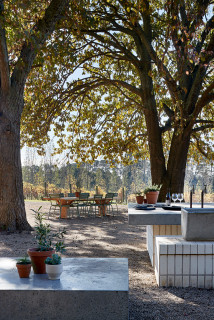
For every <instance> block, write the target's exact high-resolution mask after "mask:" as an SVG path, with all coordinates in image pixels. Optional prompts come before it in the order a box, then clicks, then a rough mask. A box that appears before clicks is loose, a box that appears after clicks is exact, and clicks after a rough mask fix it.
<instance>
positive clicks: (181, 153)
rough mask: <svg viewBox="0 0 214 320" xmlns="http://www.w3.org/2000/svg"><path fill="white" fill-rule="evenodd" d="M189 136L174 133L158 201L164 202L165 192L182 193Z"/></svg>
mask: <svg viewBox="0 0 214 320" xmlns="http://www.w3.org/2000/svg"><path fill="white" fill-rule="evenodd" d="M189 144H190V135H189V134H188V135H185V134H180V135H178V134H177V133H176V132H174V134H173V137H172V142H171V149H170V153H169V159H168V164H167V171H166V174H165V176H164V178H163V181H162V187H161V190H160V194H159V201H165V196H166V193H167V190H168V189H170V191H171V193H173V192H174V193H178V192H183V190H184V179H185V170H186V164H187V156H188V149H189Z"/></svg>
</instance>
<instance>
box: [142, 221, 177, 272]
mask: <svg viewBox="0 0 214 320" xmlns="http://www.w3.org/2000/svg"><path fill="white" fill-rule="evenodd" d="M159 235H161V236H164V235H181V226H180V225H149V226H147V238H146V240H147V250H148V252H149V257H150V260H151V264H152V266H153V267H154V264H155V246H156V241H155V237H156V236H159Z"/></svg>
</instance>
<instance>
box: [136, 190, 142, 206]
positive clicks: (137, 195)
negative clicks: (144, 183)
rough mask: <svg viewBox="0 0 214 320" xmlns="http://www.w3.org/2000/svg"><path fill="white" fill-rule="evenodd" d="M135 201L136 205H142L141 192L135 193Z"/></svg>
mask: <svg viewBox="0 0 214 320" xmlns="http://www.w3.org/2000/svg"><path fill="white" fill-rule="evenodd" d="M135 194H136V201H137V203H138V204H142V203H144V192H143V191H137V192H136V193H135Z"/></svg>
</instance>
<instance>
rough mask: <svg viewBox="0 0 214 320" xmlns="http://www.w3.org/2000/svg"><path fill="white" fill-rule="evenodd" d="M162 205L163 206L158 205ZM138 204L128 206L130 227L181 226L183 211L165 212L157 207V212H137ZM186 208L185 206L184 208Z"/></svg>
mask: <svg viewBox="0 0 214 320" xmlns="http://www.w3.org/2000/svg"><path fill="white" fill-rule="evenodd" d="M158 205H161V204H158ZM135 206H136V203H129V204H128V215H129V224H130V225H144V226H145V225H180V224H181V211H171V210H170V211H169V210H164V209H162V208H161V207H156V209H155V210H137V209H135V208H134V207H135ZM184 207H185V206H184Z"/></svg>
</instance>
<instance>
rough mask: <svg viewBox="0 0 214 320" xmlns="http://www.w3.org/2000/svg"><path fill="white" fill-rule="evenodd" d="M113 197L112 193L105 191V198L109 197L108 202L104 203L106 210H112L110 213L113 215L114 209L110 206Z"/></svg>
mask: <svg viewBox="0 0 214 320" xmlns="http://www.w3.org/2000/svg"><path fill="white" fill-rule="evenodd" d="M113 197H114V193H110V192H109V193H106V195H105V199H109V201H108V203H105V206H106V211H108V212H109V213H110V211H112V214H113V216H114V209H113V206H112V201H113Z"/></svg>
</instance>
